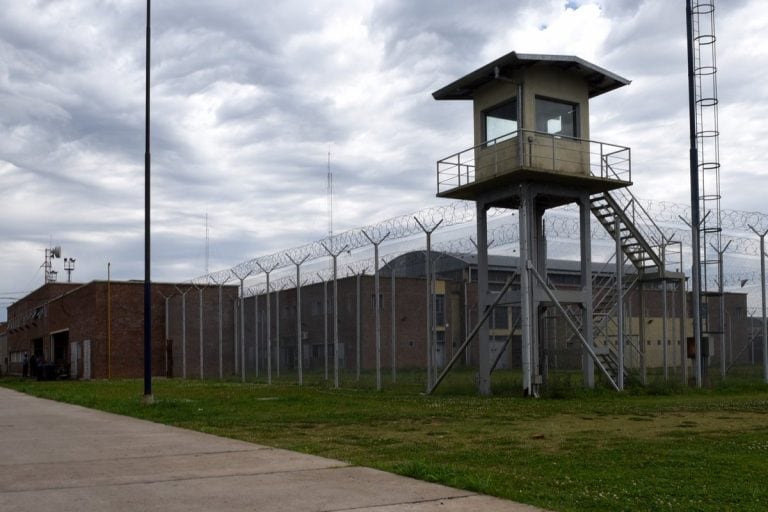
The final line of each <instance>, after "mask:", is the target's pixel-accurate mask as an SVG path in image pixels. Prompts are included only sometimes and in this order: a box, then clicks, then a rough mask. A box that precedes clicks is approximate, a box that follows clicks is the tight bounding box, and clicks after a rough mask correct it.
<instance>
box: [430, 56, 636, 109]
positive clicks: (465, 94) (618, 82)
mask: <svg viewBox="0 0 768 512" xmlns="http://www.w3.org/2000/svg"><path fill="white" fill-rule="evenodd" d="M542 62H545V63H547V64H550V65H552V66H556V67H559V68H562V69H566V70H568V71H572V72H574V73H576V74H579V75H581V76H582V77H583V78H584V79H585V80H586V81H587V84H589V97H590V98H593V97H595V96H599V95H600V94H603V93H606V92H608V91H612V90H614V89H618V88H619V87H623V86H625V85H628V84H629V83H630V80H627V79H626V78H623V77H621V76H619V75H617V74H615V73H612V72H610V71H608V70H606V69H603V68H601V67H600V66H597V65H595V64H592V63H591V62H587V61H585V60H584V59H581V58H579V57H575V56H573V55H540V54H530V53H516V52H510V53H508V54H506V55H504V56H503V57H500V58H498V59H496V60H494V61H493V62H491V63H489V64H486V65H485V66H483V67H481V68H479V69H476V70H475V71H473V72H471V73H469V74H468V75H466V76H464V77H462V78H459V79H458V80H456V81H454V82H452V83H450V84H448V85H446V86H445V87H443V88H442V89H439V90H437V91H435V92H433V93H432V96H433V97H434V98H435V99H436V100H469V99H472V95H473V94H474V91H475V89H477V88H478V87H480V86H481V85H483V84H485V83H487V82H490V81H491V80H495V79H496V76H497V69H498V74H499V75H501V76H504V75H505V74H508V73H510V72H512V71H516V70H519V69H522V68H525V67H529V66H533V65H535V64H539V63H542Z"/></svg>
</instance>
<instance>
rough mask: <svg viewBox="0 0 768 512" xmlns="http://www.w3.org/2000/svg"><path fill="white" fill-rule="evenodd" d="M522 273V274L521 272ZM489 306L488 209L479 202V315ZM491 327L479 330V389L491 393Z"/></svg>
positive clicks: (481, 392)
mask: <svg viewBox="0 0 768 512" xmlns="http://www.w3.org/2000/svg"><path fill="white" fill-rule="evenodd" d="M521 261H522V260H521ZM521 275H522V274H521ZM487 307H488V211H487V209H486V207H485V204H484V203H481V202H479V201H478V202H477V310H478V317H479V316H481V315H482V314H484V313H485V310H486V308H487ZM489 338H490V329H489V328H488V322H483V324H482V325H481V326H480V330H479V331H478V379H477V391H478V393H479V394H480V395H482V396H490V395H491V353H490V340H489Z"/></svg>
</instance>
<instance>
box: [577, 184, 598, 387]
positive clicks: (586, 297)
mask: <svg viewBox="0 0 768 512" xmlns="http://www.w3.org/2000/svg"><path fill="white" fill-rule="evenodd" d="M590 206H591V204H590V202H589V194H581V196H580V197H579V217H580V219H579V243H580V248H581V290H582V294H583V296H582V301H583V302H582V308H581V315H582V318H581V325H582V330H583V333H582V334H583V335H584V339H585V340H587V342H588V343H590V344H592V345H594V341H593V337H594V330H593V325H592V321H593V316H592V307H593V306H592V244H591V233H592V228H591V226H590V220H591V218H592V217H591V214H590ZM581 369H582V373H583V382H584V387H586V388H590V389H591V388H594V387H595V361H594V360H593V359H592V356H591V355H590V353H589V351H587V349H586V348H584V349H582V356H581Z"/></svg>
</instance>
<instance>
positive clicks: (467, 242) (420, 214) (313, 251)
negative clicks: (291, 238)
mask: <svg viewBox="0 0 768 512" xmlns="http://www.w3.org/2000/svg"><path fill="white" fill-rule="evenodd" d="M638 202H639V203H640V204H641V205H642V206H643V208H645V210H646V211H647V212H648V213H649V214H650V216H651V218H652V219H653V222H655V223H656V224H657V226H658V228H659V229H660V230H661V231H662V233H663V234H664V236H665V237H666V238H667V239H672V240H674V241H676V242H680V243H681V244H682V245H683V246H686V247H687V249H684V251H687V253H690V243H691V231H690V228H689V227H688V226H687V225H686V224H685V222H684V221H683V219H687V218H689V217H690V207H689V206H688V205H684V204H679V203H673V202H668V201H655V200H647V199H639V200H638ZM721 213H722V227H723V233H722V235H721V236H722V243H723V245H725V244H726V243H728V242H730V246H729V247H728V252H727V253H726V254H731V255H744V256H749V257H755V256H759V255H760V246H759V242H758V240H757V239H756V238H755V237H754V236H753V234H752V232H751V231H750V230H749V226H750V225H751V226H753V227H755V228H756V229H758V230H766V229H768V215H765V214H762V213H759V212H746V211H739V210H722V211H721ZM475 215H476V210H475V203H474V202H470V201H452V202H449V203H446V204H444V205H439V206H433V207H430V208H425V209H423V210H419V211H417V212H415V213H411V214H405V215H400V216H397V217H393V218H390V219H386V220H384V221H382V222H380V223H377V224H372V225H368V226H363V227H360V228H355V229H351V230H348V231H345V232H342V233H339V234H337V235H334V236H333V237H326V238H323V239H320V240H316V241H314V242H310V243H307V244H304V245H300V246H296V247H291V248H288V249H284V250H281V251H278V252H275V253H272V254H268V255H264V256H259V257H256V258H252V259H249V260H246V261H243V262H241V263H239V264H237V265H235V266H233V267H231V268H229V269H222V270H218V271H215V272H212V273H209V274H205V275H201V276H198V277H196V278H194V279H191V280H190V281H189V282H190V283H192V284H198V285H200V284H209V283H215V284H223V283H226V282H228V281H232V280H237V279H238V278H237V276H245V275H247V276H248V277H247V282H248V285H249V293H251V292H250V290H253V293H256V292H257V291H263V290H265V288H266V287H265V284H264V283H263V282H262V281H263V278H264V274H263V271H262V267H263V268H271V269H273V271H274V272H275V273H276V274H278V275H277V277H276V279H275V280H274V281H273V283H274V286H273V289H279V288H280V287H281V286H288V285H289V284H290V283H289V281H290V279H292V278H293V277H292V276H280V275H279V274H280V273H281V272H283V271H285V269H289V268H293V266H294V264H293V263H292V261H291V260H293V261H302V260H304V261H305V262H306V263H307V264H309V263H312V262H316V261H317V260H320V259H325V258H328V252H327V251H326V249H325V247H324V246H326V247H328V248H330V249H331V250H332V251H333V250H335V249H336V248H341V247H345V246H346V249H345V251H346V252H345V253H344V254H343V255H342V256H344V261H343V265H340V266H341V267H343V268H342V269H341V270H340V272H339V273H338V275H339V276H342V277H346V276H348V275H352V274H354V273H356V272H363V271H364V269H366V267H367V268H368V270H369V271H372V270H371V269H372V268H373V262H372V255H369V254H368V252H369V251H368V249H370V248H372V245H371V243H370V241H369V240H368V238H366V236H365V235H364V234H363V231H365V232H367V233H368V234H369V235H370V236H371V237H373V238H374V239H381V238H382V237H384V235H386V234H387V233H389V236H388V238H387V240H386V241H385V242H384V243H383V244H382V249H384V250H385V251H387V248H388V247H393V246H397V245H399V247H398V248H397V249H395V248H392V249H390V250H389V251H387V254H386V256H385V257H389V258H393V257H396V256H397V255H400V254H403V253H405V252H408V251H412V250H419V249H420V248H423V238H422V235H423V233H424V232H423V230H422V228H421V226H419V222H421V224H422V225H424V226H425V227H427V228H429V227H433V226H435V225H437V224H438V223H439V224H440V228H439V230H437V231H436V233H435V235H436V236H437V235H438V234H440V235H443V234H444V233H445V235H444V236H445V237H448V238H445V239H441V240H439V241H436V242H435V243H434V244H433V248H434V250H436V251H440V252H446V253H452V254H474V253H475V252H476V248H475V245H474V242H473V239H472V236H473V234H474V233H467V232H468V231H473V230H474V227H475V226H474V220H475ZM503 216H507V218H506V219H503V220H504V222H502V223H501V224H497V225H493V226H491V220H495V219H502V217H503ZM488 217H489V231H488V240H489V242H490V241H493V247H496V248H499V247H503V246H506V245H511V244H516V243H517V242H518V238H519V228H518V225H517V215H516V212H515V211H512V212H511V213H510V211H509V210H504V209H491V210H489V211H488ZM416 219H418V220H419V222H417V220H416ZM446 228H452V229H446ZM456 228H458V229H456ZM544 229H545V232H546V234H547V237H551V238H553V239H558V240H562V241H570V240H579V238H580V229H579V215H578V207H577V206H575V205H568V206H565V207H561V208H558V209H555V210H550V211H548V212H547V215H545V217H544ZM590 236H591V239H592V240H593V241H598V242H604V241H611V236H610V235H609V234H608V232H607V231H606V230H605V229H603V227H602V226H601V225H600V224H599V223H598V222H592V225H591V229H590ZM419 244H421V245H419ZM363 249H365V250H363ZM681 257H682V256H681ZM352 269H354V272H353V271H352ZM749 272H752V274H754V272H753V271H749ZM752 274H750V276H749V277H743V276H744V275H745V274H743V273H732V272H730V271H729V272H728V273H727V275H726V276H725V277H724V283H727V284H728V285H729V286H735V285H737V284H739V283H741V281H742V280H743V279H752V280H754V275H752ZM306 278H307V282H316V281H319V280H321V279H330V278H331V276H330V270H328V269H320V270H317V269H315V270H314V271H313V272H312V273H311V274H310V273H307V274H306ZM303 282H304V278H302V284H303Z"/></svg>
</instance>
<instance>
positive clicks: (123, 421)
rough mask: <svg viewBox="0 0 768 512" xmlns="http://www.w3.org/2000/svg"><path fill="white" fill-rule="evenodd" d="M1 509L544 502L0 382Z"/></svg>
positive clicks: (528, 511) (480, 507)
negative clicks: (65, 400) (112, 410)
mask: <svg viewBox="0 0 768 512" xmlns="http://www.w3.org/2000/svg"><path fill="white" fill-rule="evenodd" d="M0 510H7V511H14V512H23V511H35V512H39V511H41V510H55V511H57V512H70V511H71V512H89V511H98V512H105V511H110V512H121V511H129V510H130V511H139V510H140V511H154V510H157V511H163V512H175V511H179V512H181V511H183V512H195V511H245V510H249V511H259V512H269V511H290V512H301V511H328V512H331V511H341V510H343V511H346V512H354V511H371V512H422V511H423V512H433V511H434V512H437V511H440V512H458V511H462V512H472V511H478V512H480V511H483V512H486V511H500V512H533V511H538V510H540V509H537V508H534V507H529V506H526V505H520V504H516V503H513V502H509V501H505V500H499V499H496V498H490V497H487V496H480V495H477V494H474V493H471V492H467V491H462V490H457V489H452V488H449V487H445V486H441V485H435V484H429V483H425V482H420V481H418V480H413V479H410V478H405V477H401V476H396V475H392V474H389V473H385V472H382V471H376V470H373V469H368V468H362V467H357V466H350V465H348V464H345V463H343V462H339V461H335V460H330V459H324V458H321V457H314V456H311V455H303V454H299V453H294V452H289V451H286V450H278V449H273V448H268V447H264V446H260V445H256V444H251V443H245V442H242V441H234V440H231V439H225V438H221V437H216V436H212V435H207V434H201V433H198V432H192V431H189V430H183V429H179V428H174V427H168V426H165V425H160V424H156V423H151V422H148V421H142V420H137V419H133V418H128V417H124V416H117V415H114V414H108V413H103V412H99V411H94V410H91V409H86V408H83V407H78V406H73V405H66V404H62V403H58V402H52V401H50V400H42V399H39V398H33V397H30V396H27V395H24V394H21V393H17V392H15V391H11V390H8V389H4V388H0Z"/></svg>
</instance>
